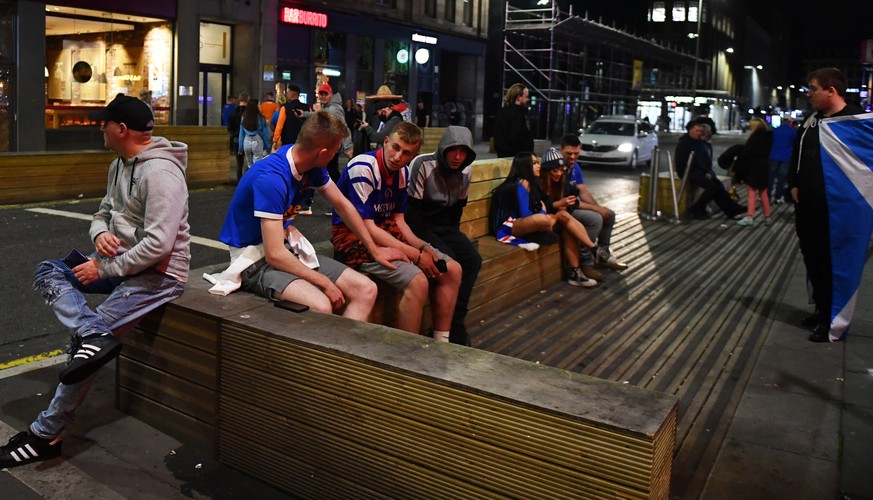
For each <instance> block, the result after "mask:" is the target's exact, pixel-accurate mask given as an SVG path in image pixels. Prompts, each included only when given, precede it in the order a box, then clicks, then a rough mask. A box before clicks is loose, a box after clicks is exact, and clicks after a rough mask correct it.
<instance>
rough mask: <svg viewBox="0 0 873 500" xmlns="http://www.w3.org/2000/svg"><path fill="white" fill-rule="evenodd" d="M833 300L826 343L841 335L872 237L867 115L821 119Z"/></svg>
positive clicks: (872, 151) (872, 124)
mask: <svg viewBox="0 0 873 500" xmlns="http://www.w3.org/2000/svg"><path fill="white" fill-rule="evenodd" d="M819 137H820V140H821V164H822V169H823V170H824V179H825V193H826V196H827V202H828V213H829V223H830V240H831V241H830V244H831V270H832V275H833V300H832V302H831V330H830V336H831V340H836V339H842V338H844V337H845V335H846V333H847V330H848V328H849V324H850V323H851V322H852V316H853V315H854V313H855V301H856V300H857V298H858V285H859V284H860V282H861V273H862V271H863V270H864V261H865V260H866V258H867V248H868V247H869V245H870V236H871V233H873V113H865V114H860V115H850V116H839V117H835V118H827V119H825V120H822V121H821V129H820V131H819Z"/></svg>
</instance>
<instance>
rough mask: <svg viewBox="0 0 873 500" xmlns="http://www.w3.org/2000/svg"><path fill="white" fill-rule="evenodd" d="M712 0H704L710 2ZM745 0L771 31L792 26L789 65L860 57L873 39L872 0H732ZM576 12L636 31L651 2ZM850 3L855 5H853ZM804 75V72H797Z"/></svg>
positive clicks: (583, 3) (590, 6)
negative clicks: (864, 42)
mask: <svg viewBox="0 0 873 500" xmlns="http://www.w3.org/2000/svg"><path fill="white" fill-rule="evenodd" d="M709 1H712V0H704V2H709ZM727 1H729V2H731V3H734V2H742V1H745V3H746V5H747V12H748V14H749V16H750V17H751V18H753V19H754V20H755V21H756V22H757V23H758V24H759V25H760V26H761V27H762V28H764V29H765V30H767V31H769V32H776V31H777V30H788V41H789V45H790V53H789V61H790V62H789V66H791V67H798V70H797V71H801V70H800V69H799V67H800V60H801V58H803V57H814V58H818V57H833V56H838V57H840V58H852V59H854V58H857V57H859V56H860V42H861V40H865V39H873V2H871V1H870V0H859V1H856V2H843V1H834V0H830V1H827V0H824V1H823V0H727ZM559 2H560V0H559ZM567 3H572V4H573V6H574V7H573V12H574V14H578V15H583V14H584V13H585V11H588V16H589V17H591V18H594V19H597V17H598V16H603V21H604V24H608V25H610V26H612V25H613V20H614V21H615V25H616V27H617V28H624V27H627V28H628V30H629V31H630V32H632V33H637V34H640V35H642V34H644V33H645V23H646V12H647V8H648V2H646V1H645V0H570V1H569V2H567ZM849 5H851V6H852V7H851V8H849ZM793 76H799V75H793Z"/></svg>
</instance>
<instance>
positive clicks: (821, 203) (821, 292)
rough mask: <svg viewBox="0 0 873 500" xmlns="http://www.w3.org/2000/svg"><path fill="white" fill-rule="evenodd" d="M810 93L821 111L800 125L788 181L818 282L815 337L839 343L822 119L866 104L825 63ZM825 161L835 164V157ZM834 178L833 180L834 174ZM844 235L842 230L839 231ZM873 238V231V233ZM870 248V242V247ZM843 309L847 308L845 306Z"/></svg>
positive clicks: (810, 273) (811, 275) (799, 230)
mask: <svg viewBox="0 0 873 500" xmlns="http://www.w3.org/2000/svg"><path fill="white" fill-rule="evenodd" d="M808 82H809V90H808V91H807V97H808V98H809V102H810V104H811V105H812V107H813V109H815V112H814V113H813V114H811V115H810V116H808V117H807V118H806V119H805V120H804V121H803V124H802V125H801V126H800V131H799V133H798V138H797V141H796V142H795V145H794V151H793V153H792V157H791V165H790V168H789V174H788V186H789V188H790V192H791V197H792V199H793V200H794V203H795V224H796V231H797V238H798V240H799V242H800V251H801V252H802V253H803V262H804V264H806V272H807V275H808V277H809V280H810V282H811V283H812V296H813V301H814V302H815V307H816V312H815V315H814V316H815V317H811V318H806V319H805V320H804V323H807V322H810V323H811V322H815V324H816V326H815V329H814V330H813V332H812V334H810V336H809V340H810V341H812V342H834V341H837V340H841V338H842V337H841V335H842V334H843V333H844V332H845V330H846V328H847V326H848V325H847V323H846V324H844V325H842V326H840V327H837V328H834V329H832V319H834V318H835V317H836V316H838V313H839V312H840V311H836V312H834V311H832V305H833V299H834V279H833V274H832V273H833V270H832V262H833V261H834V259H833V258H832V257H833V255H832V253H831V247H832V245H831V242H832V238H833V235H834V234H836V233H834V232H832V229H833V228H832V220H831V215H836V216H839V217H845V215H841V214H836V213H834V214H831V213H830V211H829V207H828V197H829V195H830V191H831V187H832V186H830V185H828V186H827V188H828V189H827V190H826V184H825V182H826V181H825V178H826V175H825V170H824V168H823V156H824V155H823V153H822V148H821V144H822V143H821V138H820V136H819V133H820V130H822V120H823V119H826V118H832V117H839V116H848V115H856V114H859V113H861V112H862V111H861V109H860V108H859V107H858V106H855V105H853V104H846V100H845V96H846V87H847V82H846V77H845V75H843V73H842V72H841V71H840V70H838V69H836V68H822V69H818V70H816V71H813V72H812V73H810V75H809V77H808ZM825 161H828V162H830V163H833V161H832V160H831V158H829V157H828V158H825ZM828 182H829V183H830V182H831V179H830V176H828ZM836 235H837V236H840V235H839V234H836ZM868 239H869V236H868ZM865 250H866V247H865ZM840 309H842V307H841V308H840Z"/></svg>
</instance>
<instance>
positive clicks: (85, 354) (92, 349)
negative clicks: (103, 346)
mask: <svg viewBox="0 0 873 500" xmlns="http://www.w3.org/2000/svg"><path fill="white" fill-rule="evenodd" d="M99 352H100V347H98V346H96V345H92V344H82V345H81V346H79V350H78V351H77V352H76V354H75V355H74V356H73V359H76V358H80V359H88V358H90V357H92V356H95V355H97V353H99Z"/></svg>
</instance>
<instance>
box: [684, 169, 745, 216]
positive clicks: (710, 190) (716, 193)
mask: <svg viewBox="0 0 873 500" xmlns="http://www.w3.org/2000/svg"><path fill="white" fill-rule="evenodd" d="M691 184H692V185H694V186H698V187H701V188H703V194H701V195H700V198H698V199H697V201H695V202H694V204H693V205H691V206H690V207H689V208H688V211H689V212H690V213H692V214H703V213H704V212H705V211H706V205H707V204H708V203H709V202H710V201H715V204H716V205H718V208H720V209H721V211H722V212H724V214H725V215H726V216H728V217H733V216H734V215H736V214H739V213H743V212H744V211H745V210H743V207H741V206H740V205H738V204H737V202H735V201H734V200H732V199H731V197H730V195H729V194H728V192H727V191H726V190H725V188H724V184H722V183H721V181H720V180H718V178H715V177H713V178H712V179H707V178H706V177H703V176H700V177H695V178H693V179H692V181H691Z"/></svg>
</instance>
